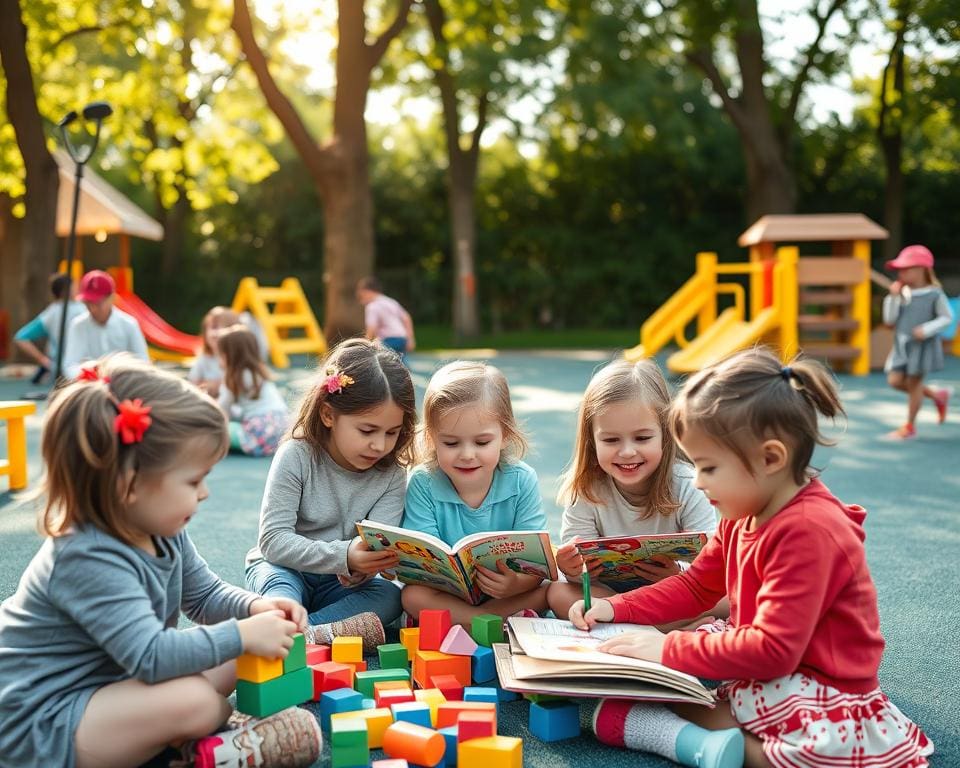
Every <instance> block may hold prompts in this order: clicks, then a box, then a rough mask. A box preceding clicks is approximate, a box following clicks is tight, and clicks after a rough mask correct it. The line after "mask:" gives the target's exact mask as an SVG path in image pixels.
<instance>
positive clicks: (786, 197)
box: [740, 114, 797, 224]
mask: <svg viewBox="0 0 960 768" xmlns="http://www.w3.org/2000/svg"><path fill="white" fill-rule="evenodd" d="M746 120H747V121H748V128H747V130H746V131H745V133H742V134H741V141H740V144H741V147H742V149H743V154H744V159H745V161H746V167H747V223H748V224H752V223H753V222H755V221H756V220H757V219H759V218H760V217H761V216H765V215H767V214H770V213H794V212H795V211H796V208H797V183H796V179H795V177H794V173H793V170H792V169H791V168H789V167H788V165H787V163H786V161H785V160H784V158H783V151H782V148H781V147H780V146H779V142H778V141H777V139H776V137H775V135H771V132H772V128H773V126H772V124H771V123H770V121H769V118H768V117H767V116H764V115H762V114H761V115H747V116H746ZM751 137H752V138H751Z"/></svg>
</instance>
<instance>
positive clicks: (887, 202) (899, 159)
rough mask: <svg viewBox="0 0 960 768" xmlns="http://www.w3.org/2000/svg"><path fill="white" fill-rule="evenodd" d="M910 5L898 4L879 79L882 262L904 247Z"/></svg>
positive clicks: (878, 134)
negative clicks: (905, 49) (883, 175)
mask: <svg viewBox="0 0 960 768" xmlns="http://www.w3.org/2000/svg"><path fill="white" fill-rule="evenodd" d="M911 11H912V6H911V4H910V3H909V2H904V3H901V4H900V5H899V6H898V8H897V18H896V20H895V22H894V24H895V26H896V34H895V36H894V41H893V46H892V47H891V48H890V57H889V59H888V60H887V64H886V66H885V67H884V68H883V75H882V77H881V78H880V117H879V120H878V122H877V140H878V141H879V142H880V148H881V150H882V151H883V164H884V168H885V170H886V179H885V182H884V189H883V225H884V226H885V227H886V228H887V231H888V232H889V233H890V236H889V237H888V238H887V239H886V240H885V241H884V242H883V246H882V253H883V260H884V261H889V260H890V259H893V258H894V257H895V256H896V255H897V252H898V251H899V250H900V247H901V246H902V245H903V187H904V178H903V119H904V115H905V113H906V102H905V99H904V81H905V71H904V69H905V65H904V52H903V45H904V39H905V37H906V33H907V26H908V25H909V22H910V13H911Z"/></svg>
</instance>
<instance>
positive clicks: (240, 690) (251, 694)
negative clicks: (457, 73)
mask: <svg viewBox="0 0 960 768" xmlns="http://www.w3.org/2000/svg"><path fill="white" fill-rule="evenodd" d="M312 698H313V674H312V672H311V670H310V669H309V668H308V667H303V669H297V670H295V671H293V672H288V673H287V674H285V675H281V676H280V677H275V678H274V679H273V680H267V681H266V682H265V683H251V682H250V681H249V680H237V709H238V710H240V711H241V712H244V713H246V714H248V715H253V716H254V717H269V716H270V715H272V714H274V713H276V712H279V711H280V710H281V709H286V708H287V707H295V706H297V705H298V704H303V702H305V701H309V700H310V699H312Z"/></svg>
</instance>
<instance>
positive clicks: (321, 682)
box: [310, 661, 353, 701]
mask: <svg viewBox="0 0 960 768" xmlns="http://www.w3.org/2000/svg"><path fill="white" fill-rule="evenodd" d="M310 669H311V670H313V700H314V701H320V696H321V695H322V694H324V693H325V692H326V691H333V690H335V689H337V688H353V667H351V666H350V665H348V664H340V663H338V662H336V661H324V662H322V663H321V664H314V665H313V666H311V667H310Z"/></svg>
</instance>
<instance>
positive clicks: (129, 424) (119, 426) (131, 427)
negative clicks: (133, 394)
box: [113, 397, 153, 445]
mask: <svg viewBox="0 0 960 768" xmlns="http://www.w3.org/2000/svg"><path fill="white" fill-rule="evenodd" d="M117 411H118V413H117V416H116V418H115V419H114V420H113V431H114V432H116V433H117V434H118V435H120V442H122V443H124V444H126V445H130V444H131V443H139V442H140V441H142V440H143V433H144V432H146V431H147V427H149V426H150V424H152V423H153V419H152V418H150V411H151V407H150V406H149V405H144V404H143V400H141V399H140V398H139V397H138V398H136V399H134V400H124V401H123V402H120V403H117Z"/></svg>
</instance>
